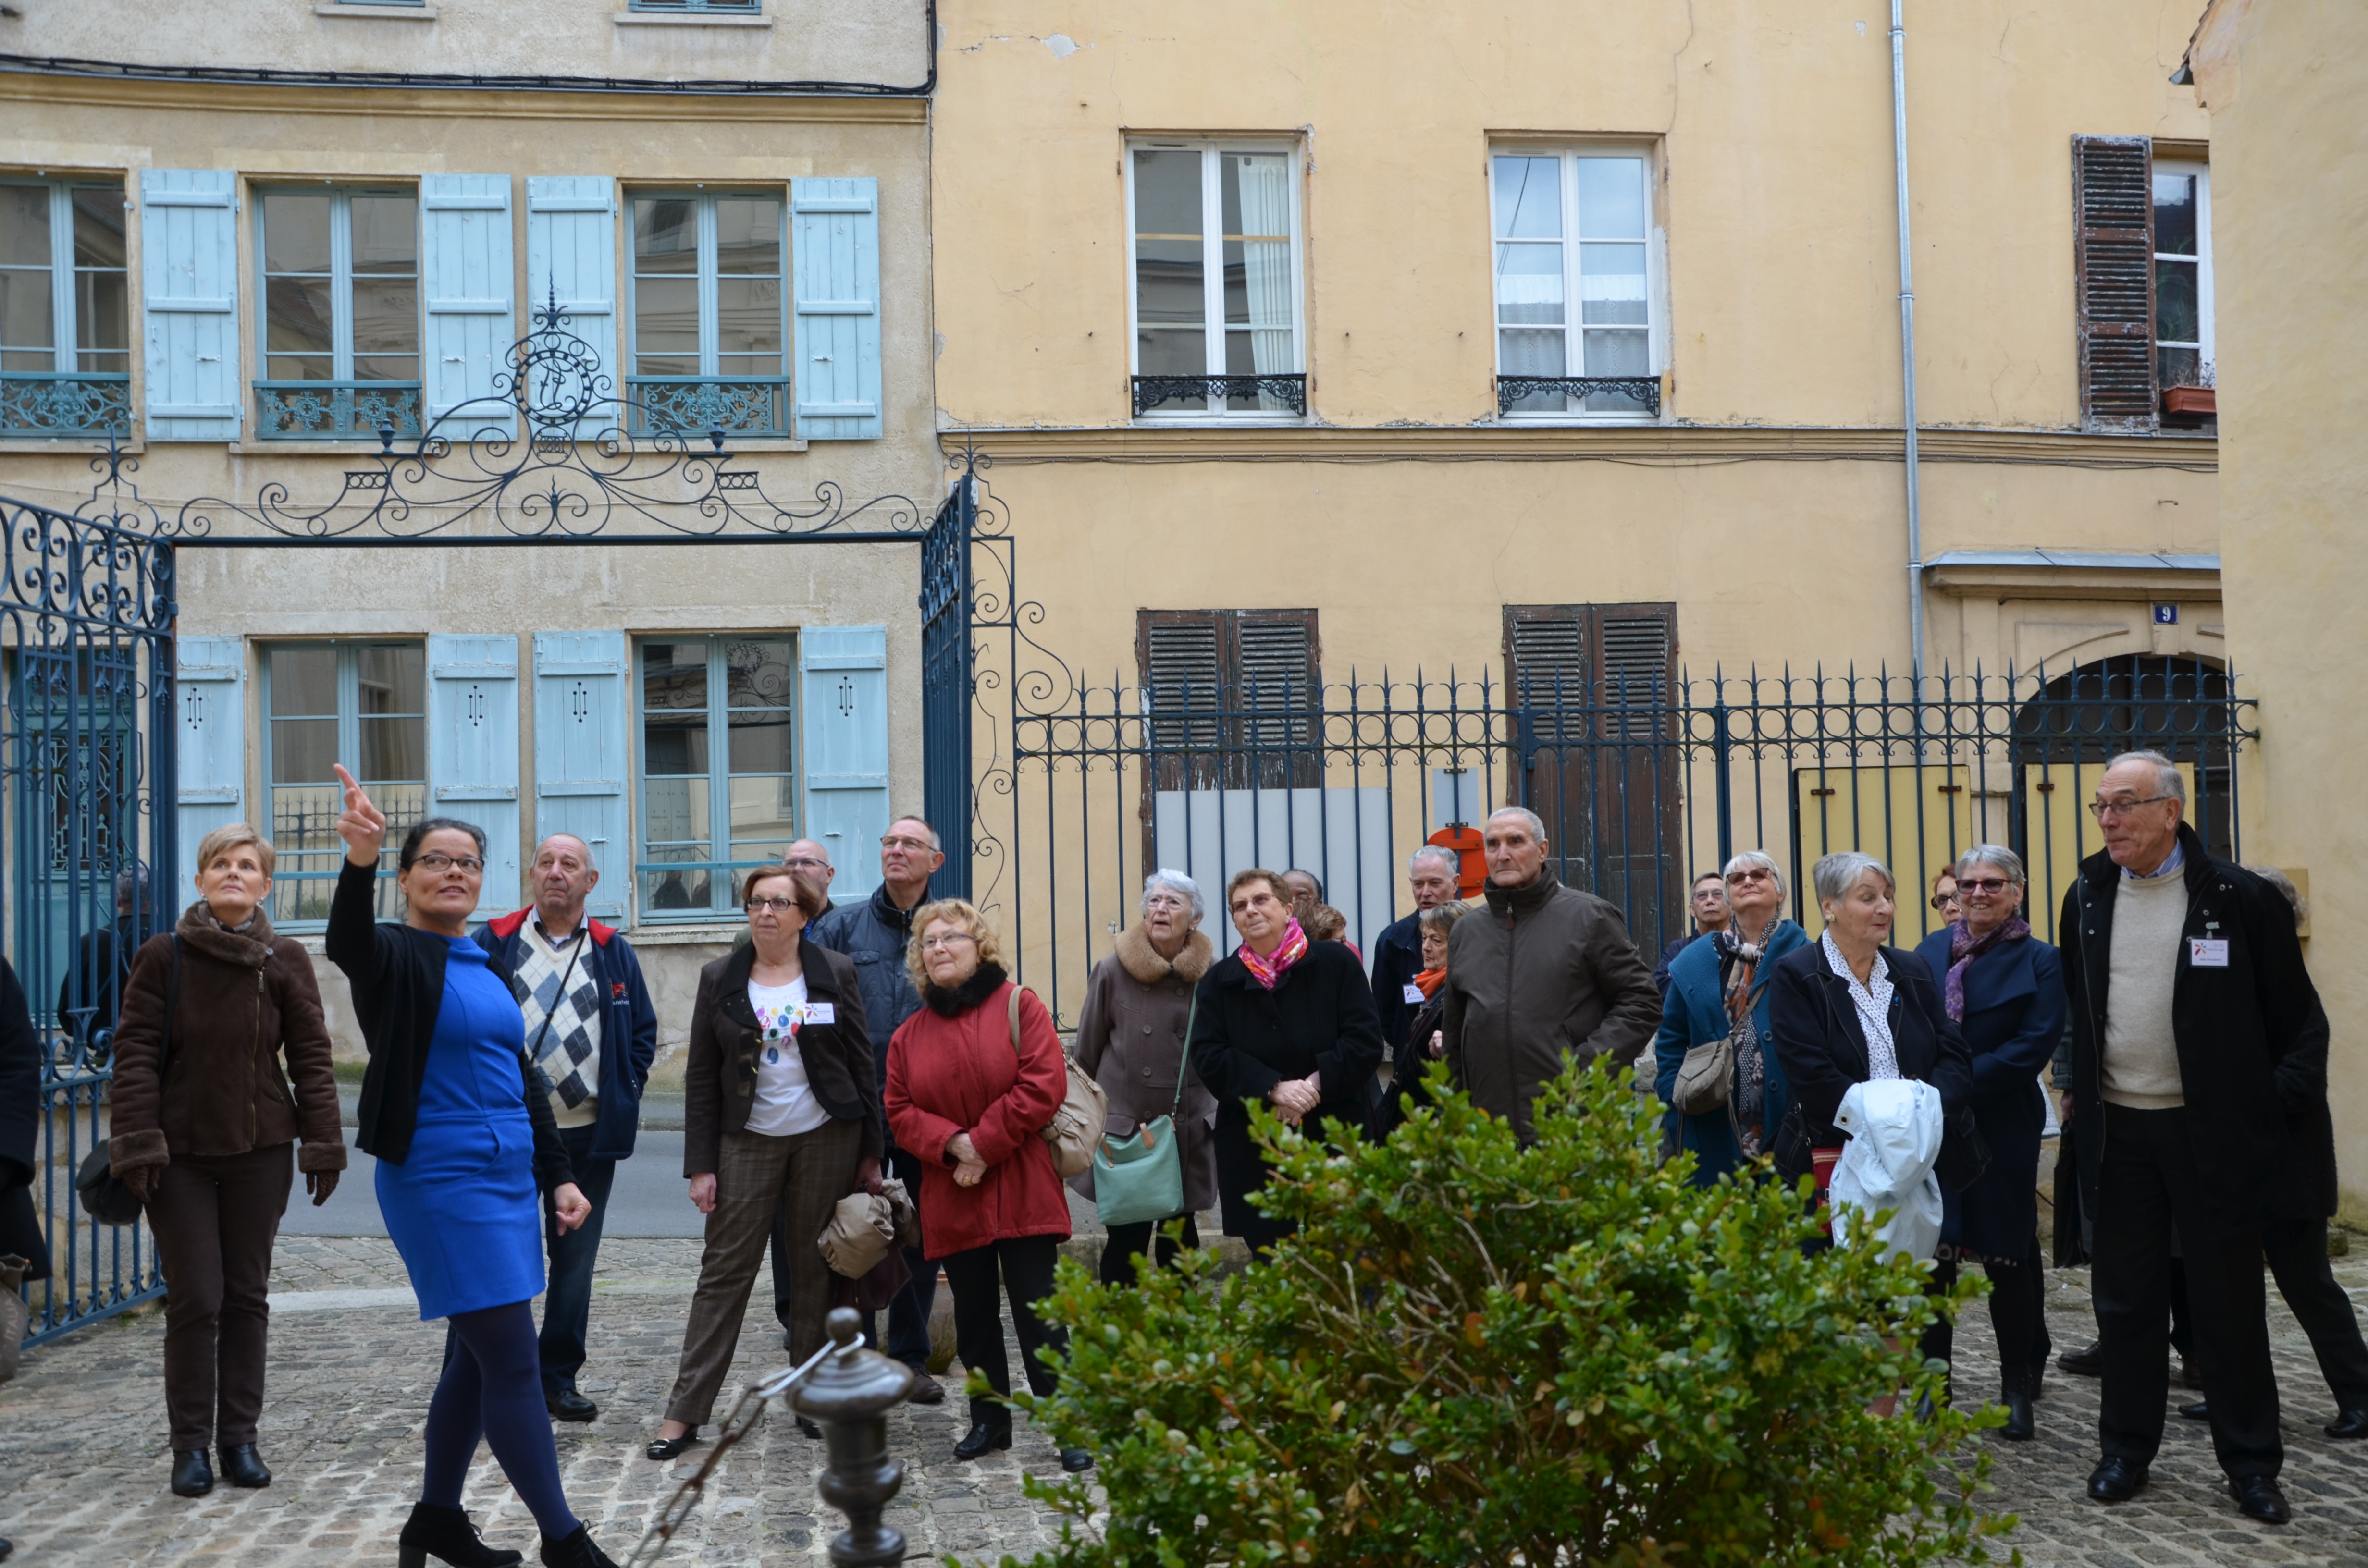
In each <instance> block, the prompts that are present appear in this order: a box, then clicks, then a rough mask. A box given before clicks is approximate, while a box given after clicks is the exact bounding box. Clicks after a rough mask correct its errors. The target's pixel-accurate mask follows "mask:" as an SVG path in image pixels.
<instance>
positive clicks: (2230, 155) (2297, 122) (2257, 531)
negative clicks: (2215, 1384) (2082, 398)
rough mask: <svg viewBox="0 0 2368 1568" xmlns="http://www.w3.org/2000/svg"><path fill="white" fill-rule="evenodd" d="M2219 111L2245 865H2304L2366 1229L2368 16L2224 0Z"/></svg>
mask: <svg viewBox="0 0 2368 1568" xmlns="http://www.w3.org/2000/svg"><path fill="white" fill-rule="evenodd" d="M2187 64H2188V74H2191V75H2192V79H2193V82H2194V92H2195V96H2196V97H2197V99H2198V100H2199V101H2200V102H2201V103H2202V104H2203V107H2204V108H2206V109H2207V110H2208V111H2209V112H2210V116H2211V127H2212V130H2211V134H2212V151H2213V169H2214V173H2215V174H2216V175H2217V176H2219V179H2218V181H2217V183H2216V185H2215V187H2214V191H2215V199H2217V200H2218V202H2219V204H2220V205H2219V209H2218V212H2217V216H2216V218H2215V220H2214V237H2215V239H2217V241H2218V242H2219V256H2220V263H2219V292H2218V301H2217V302H2218V308H2219V312H2220V324H2221V328H2222V332H2223V334H2224V336H2225V339H2226V343H2227V347H2226V350H2225V351H2224V353H2223V354H2222V356H2221V359H2220V363H2221V366H2222V370H2221V380H2220V385H2221V387H2222V388H2223V389H2225V391H2226V396H2227V399H2228V412H2227V414H2226V415H2224V416H2223V417H2224V419H2225V421H2226V423H2225V424H2224V425H2223V426H2222V428H2223V431H2224V445H2225V448H2226V470H2225V471H2224V472H2223V473H2222V475H2221V480H2220V484H2221V517H2222V528H2223V532H2224V534H2225V544H2224V551H2225V555H2226V563H2227V564H2226V574H2227V575H2226V580H2227V592H2228V641H2229V644H2230V651H2231V653H2232V654H2233V656H2234V657H2235V659H2236V661H2237V667H2238V668H2239V669H2240V670H2242V671H2243V672H2245V674H2246V676H2247V677H2248V680H2249V682H2250V684H2251V687H2252V688H2253V689H2254V690H2255V691H2257V692H2258V693H2259V694H2260V711H2261V744H2260V753H2259V756H2258V758H2257V759H2256V763H2257V765H2256V766H2255V767H2254V768H2253V769H2252V772H2251V776H2250V777H2249V778H2248V779H2247V782H2246V790H2247V795H2246V845H2245V847H2246V858H2248V860H2257V861H2268V862H2270V863H2271V864H2274V865H2279V866H2283V867H2287V868H2290V869H2294V870H2296V871H2299V872H2301V873H2303V874H2302V875H2300V876H2297V877H2296V879H2295V880H2296V881H2298V882H2300V883H2301V884H2302V885H2303V886H2304V887H2305V890H2306V891H2307V892H2308V893H2309V895H2310V901H2311V911H2310V925H2309V927H2308V929H2309V932H2310V936H2309V937H2308V940H2307V941H2306V942H2305V951H2306V952H2307V953H2308V955H2309V958H2310V967H2311V973H2312V976H2313V978H2314V979H2315V980H2316V981H2317V985H2318V990H2319V995H2320V997H2321V999H2322V1000H2323V1001H2324V1002H2325V1004H2326V1006H2327V1016H2328V1023H2329V1024H2330V1026H2331V1027H2332V1030H2333V1034H2332V1040H2331V1045H2330V1050H2329V1054H2328V1094H2329V1097H2330V1099H2331V1100H2332V1103H2333V1108H2334V1111H2335V1127H2336V1140H2337V1156H2338V1165H2339V1168H2340V1172H2341V1176H2342V1179H2343V1204H2344V1210H2343V1218H2344V1219H2345V1221H2347V1222H2349V1223H2352V1224H2355V1225H2356V1224H2359V1223H2361V1222H2362V1221H2368V1032H2363V1030H2362V1025H2361V1019H2362V1014H2363V1009H2368V980H2363V979H2362V966H2363V965H2368V946H2363V942H2362V935H2361V933H2362V928H2363V925H2364V924H2368V899H2363V896H2362V891H2361V886H2360V881H2359V878H2358V876H2357V875H2356V870H2355V869H2356V868H2357V867H2358V866H2359V865H2360V864H2361V863H2362V859H2363V858H2368V831H2364V830H2363V829H2362V826H2361V823H2360V818H2359V814H2358V813H2357V812H2352V811H2351V810H2349V809H2347V807H2346V805H2345V803H2344V800H2343V796H2344V793H2345V790H2346V789H2347V787H2348V786H2349V784H2350V783H2351V780H2352V779H2354V778H2358V777H2359V776H2360V775H2361V772H2362V767H2363V765H2368V743H2363V742H2362V738H2361V733H2360V728H2359V723H2358V721H2357V717H2356V714H2355V711H2354V708H2355V705H2354V703H2353V702H2352V700H2351V699H2352V695H2353V687H2354V684H2355V683H2354V680H2353V672H2354V667H2355V666H2356V665H2357V663H2358V659H2357V651H2358V649H2359V646H2360V642H2361V639H2360V634H2359V631H2358V630H2357V628H2358V622H2359V612H2358V610H2357V608H2355V606H2354V604H2353V600H2354V599H2355V598H2356V597H2357V596H2358V592H2359V589H2360V586H2361V585H2362V584H2363V583H2368V528H2363V526H2362V516H2361V497H2362V494H2368V449H2363V447H2362V442H2361V438H2360V431H2361V429H2362V425H2363V421H2368V394H2363V392H2362V389H2361V385H2360V377H2359V373H2358V360H2359V352H2358V349H2359V345H2360V341H2361V331H2360V310H2359V301H2360V300H2361V298H2362V294H2363V291H2368V259H2363V252H2362V243H2361V241H2362V213H2363V212H2368V153H2363V152H2362V147H2361V142H2360V138H2359V136H2358V135H2357V133H2356V132H2357V127H2358V124H2359V119H2360V116H2359V105H2360V102H2361V98H2362V94H2363V93H2368V13H2363V12H2362V10H2361V9H2360V8H2359V7H2358V6H2346V5H2341V4H2336V3H2332V0H2329V3H2320V4H2314V3H2310V0H2266V3H2265V0H2254V3H2252V4H2230V3H2228V0H2219V3H2217V4H2214V5H2212V6H2209V7H2208V8H2206V9H2205V11H2204V13H2203V19H2202V22H2201V25H2200V26H2198V28H2196V31H2195V37H2194V41H2193V45H2192V48H2191V49H2190V51H2188V55H2187Z"/></svg>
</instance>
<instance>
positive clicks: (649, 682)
mask: <svg viewBox="0 0 2368 1568" xmlns="http://www.w3.org/2000/svg"><path fill="white" fill-rule="evenodd" d="M642 710H643V717H642V754H643V772H645V773H647V774H650V775H653V776H656V775H677V776H680V775H691V774H697V775H702V776H703V775H704V774H705V773H706V772H707V644H706V643H705V642H651V643H646V644H644V645H643V649H642ZM700 789H701V790H704V789H705V786H704V785H703V784H702V785H700ZM700 798H701V799H702V800H703V799H705V797H704V796H703V795H702V796H701V797H700ZM651 835H652V837H653V838H655V837H656V836H658V835H657V832H656V829H655V827H653V828H652V830H651Z"/></svg>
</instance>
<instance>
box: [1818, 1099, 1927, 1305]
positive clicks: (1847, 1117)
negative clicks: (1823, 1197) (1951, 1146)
mask: <svg viewBox="0 0 2368 1568" xmlns="http://www.w3.org/2000/svg"><path fill="white" fill-rule="evenodd" d="M1834 1125H1835V1126H1836V1127H1839V1128H1840V1129H1841V1130H1842V1131H1844V1132H1847V1133H1849V1134H1850V1142H1848V1143H1847V1144H1845V1145H1844V1146H1843V1148H1842V1154H1841V1158H1840V1159H1839V1160H1838V1161H1837V1162H1835V1165H1834V1176H1833V1181H1832V1183H1831V1185H1830V1186H1829V1187H1827V1199H1829V1201H1830V1202H1831V1205H1832V1209H1833V1221H1834V1241H1835V1243H1836V1244H1838V1245H1847V1244H1849V1240H1850V1230H1849V1227H1850V1221H1851V1220H1852V1218H1853V1217H1854V1214H1853V1211H1860V1212H1862V1213H1863V1214H1864V1216H1865V1218H1866V1219H1867V1220H1868V1221H1872V1220H1873V1217H1874V1215H1875V1214H1876V1212H1877V1211H1878V1210H1884V1209H1890V1210H1896V1212H1895V1213H1894V1214H1893V1215H1892V1217H1891V1221H1890V1222H1889V1223H1888V1224H1886V1225H1884V1227H1883V1228H1882V1230H1881V1231H1879V1232H1878V1233H1877V1234H1879V1235H1881V1236H1882V1237H1883V1239H1884V1243H1885V1244H1887V1245H1888V1246H1889V1247H1890V1249H1891V1250H1892V1251H1893V1252H1904V1253H1906V1254H1907V1256H1910V1257H1912V1258H1914V1259H1916V1260H1917V1261H1918V1262H1919V1263H1920V1262H1922V1261H1923V1260H1925V1259H1927V1258H1929V1257H1930V1256H1932V1254H1933V1251H1934V1250H1935V1249H1936V1248H1937V1247H1939V1245H1940V1244H1941V1178H1940V1177H1939V1176H1936V1175H1934V1174H1933V1170H1932V1166H1933V1164H1934V1163H1935V1162H1936V1161H1938V1160H1939V1159H1940V1157H1941V1091H1940V1090H1938V1089H1936V1088H1934V1087H1933V1086H1932V1085H1930V1084H1925V1083H1919V1082H1918V1081H1917V1080H1915V1079H1913V1078H1886V1079H1883V1080H1881V1081H1880V1082H1877V1083H1872V1084H1854V1085H1851V1086H1850V1093H1848V1094H1846V1095H1844V1096H1842V1106H1841V1109H1840V1110H1839V1111H1838V1112H1836V1113H1835V1116H1834Z"/></svg>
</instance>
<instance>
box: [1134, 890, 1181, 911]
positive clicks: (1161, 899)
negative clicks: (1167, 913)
mask: <svg viewBox="0 0 2368 1568" xmlns="http://www.w3.org/2000/svg"><path fill="white" fill-rule="evenodd" d="M1143 907H1144V908H1145V909H1190V908H1191V907H1192V905H1191V903H1190V902H1189V901H1187V900H1185V899H1181V898H1178V897H1177V896H1176V895H1175V894H1174V893H1172V892H1156V893H1153V894H1152V895H1151V896H1150V897H1149V898H1146V899H1144V901H1143Z"/></svg>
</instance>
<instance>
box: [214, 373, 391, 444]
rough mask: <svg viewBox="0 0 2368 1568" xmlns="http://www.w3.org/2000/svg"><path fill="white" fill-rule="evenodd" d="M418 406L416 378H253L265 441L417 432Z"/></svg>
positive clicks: (257, 427) (260, 430)
mask: <svg viewBox="0 0 2368 1568" xmlns="http://www.w3.org/2000/svg"><path fill="white" fill-rule="evenodd" d="M419 411H420V404H419V383H418V382H417V381H257V382H256V383H255V431H256V435H257V436H259V437H262V438H263V439H265V440H267V441H280V440H323V441H333V440H339V439H343V440H347V441H351V440H358V439H359V440H364V441H367V440H369V439H370V437H373V436H375V435H377V434H378V432H379V431H381V430H382V429H384V430H392V431H393V433H394V434H396V435H398V436H416V435H418V434H419Z"/></svg>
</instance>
